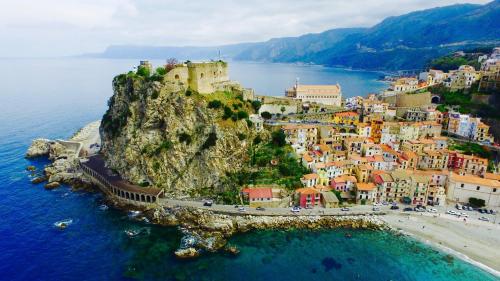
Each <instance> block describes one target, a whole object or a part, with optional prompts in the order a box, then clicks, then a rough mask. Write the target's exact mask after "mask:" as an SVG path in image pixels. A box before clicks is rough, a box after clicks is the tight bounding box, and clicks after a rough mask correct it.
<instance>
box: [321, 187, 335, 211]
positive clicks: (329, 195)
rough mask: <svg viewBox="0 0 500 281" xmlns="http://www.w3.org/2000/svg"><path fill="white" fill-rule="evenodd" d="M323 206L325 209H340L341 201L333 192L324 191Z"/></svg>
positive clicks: (322, 194)
mask: <svg viewBox="0 0 500 281" xmlns="http://www.w3.org/2000/svg"><path fill="white" fill-rule="evenodd" d="M320 201H321V204H322V205H323V207H325V208H338V207H339V199H338V198H337V196H336V195H335V194H334V193H333V192H331V191H322V192H321V197H320Z"/></svg>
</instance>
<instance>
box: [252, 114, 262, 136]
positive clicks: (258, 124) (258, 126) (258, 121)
mask: <svg viewBox="0 0 500 281" xmlns="http://www.w3.org/2000/svg"><path fill="white" fill-rule="evenodd" d="M249 119H250V121H252V124H253V126H254V127H255V131H257V132H260V131H262V129H263V128H264V119H263V118H262V117H261V116H260V115H258V114H251V115H250V117H249Z"/></svg>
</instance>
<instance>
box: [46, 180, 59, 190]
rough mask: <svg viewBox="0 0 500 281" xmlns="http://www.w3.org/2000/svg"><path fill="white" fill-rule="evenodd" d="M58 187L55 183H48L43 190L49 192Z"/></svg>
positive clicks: (57, 183)
mask: <svg viewBox="0 0 500 281" xmlns="http://www.w3.org/2000/svg"><path fill="white" fill-rule="evenodd" d="M59 186H61V184H60V183H59V182H57V181H54V182H49V183H48V184H46V185H45V189H48V190H51V189H55V188H58V187H59Z"/></svg>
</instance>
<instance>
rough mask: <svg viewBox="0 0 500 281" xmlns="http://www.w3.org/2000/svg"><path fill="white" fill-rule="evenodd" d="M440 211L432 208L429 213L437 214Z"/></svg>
mask: <svg viewBox="0 0 500 281" xmlns="http://www.w3.org/2000/svg"><path fill="white" fill-rule="evenodd" d="M437 211H438V210H436V209H434V208H430V209H427V212H429V213H437Z"/></svg>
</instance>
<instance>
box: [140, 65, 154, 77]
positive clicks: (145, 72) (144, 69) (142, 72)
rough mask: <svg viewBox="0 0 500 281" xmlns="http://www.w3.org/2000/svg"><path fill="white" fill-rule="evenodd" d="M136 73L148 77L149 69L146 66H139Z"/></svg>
mask: <svg viewBox="0 0 500 281" xmlns="http://www.w3.org/2000/svg"><path fill="white" fill-rule="evenodd" d="M137 75H139V76H142V77H146V78H149V76H150V75H151V71H150V70H149V68H147V67H144V66H139V68H137Z"/></svg>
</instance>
